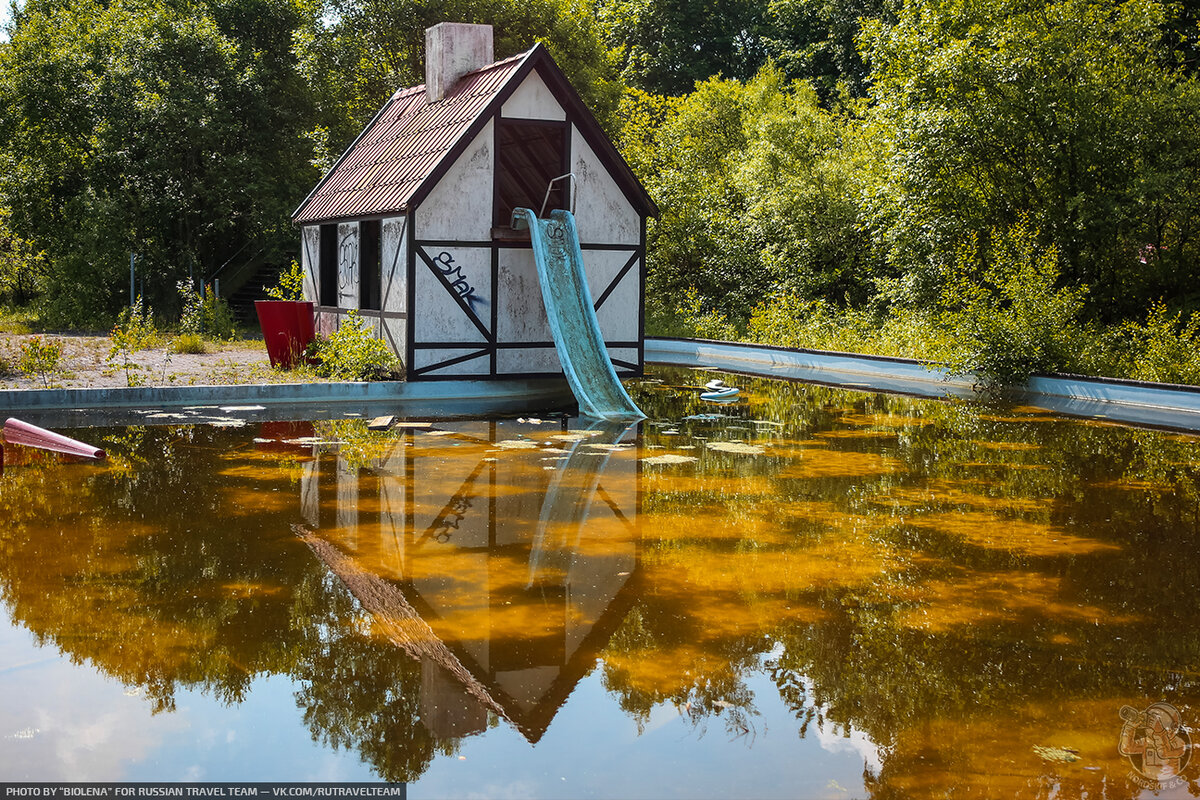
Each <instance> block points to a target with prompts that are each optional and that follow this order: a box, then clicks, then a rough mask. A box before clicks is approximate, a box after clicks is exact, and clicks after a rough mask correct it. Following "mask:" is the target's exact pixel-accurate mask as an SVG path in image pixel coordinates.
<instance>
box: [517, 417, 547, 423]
mask: <svg viewBox="0 0 1200 800" xmlns="http://www.w3.org/2000/svg"><path fill="white" fill-rule="evenodd" d="M517 422H524V423H525V424H526V425H541V424H542V420H540V419H538V418H537V417H517Z"/></svg>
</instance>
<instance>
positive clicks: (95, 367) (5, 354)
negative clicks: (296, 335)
mask: <svg viewBox="0 0 1200 800" xmlns="http://www.w3.org/2000/svg"><path fill="white" fill-rule="evenodd" d="M35 335H37V336H41V337H42V338H43V339H44V340H45V341H47V342H48V341H55V342H57V343H59V344H61V345H62V356H61V358H60V359H59V365H58V369H56V370H53V371H51V372H48V373H47V374H45V375H40V374H36V373H35V374H32V375H29V374H24V373H23V372H22V371H21V369H20V366H19V365H20V361H21V352H22V345H23V343H25V342H26V341H27V340H29V339H30V338H32V337H33V336H35ZM170 344H171V339H170V338H168V337H163V341H162V343H161V344H160V345H159V346H158V347H155V348H154V349H151V350H142V351H139V352H137V353H134V354H133V355H132V358H131V359H130V365H129V369H128V370H126V365H125V361H124V359H123V358H122V357H121V355H120V354H117V355H113V356H110V350H111V347H112V342H111V340H110V339H109V338H108V337H107V336H87V335H76V334H55V333H46V334H10V333H0V390H3V389H45V388H88V387H95V388H101V387H119V386H130V385H137V386H192V385H195V386H205V385H217V384H235V383H289V382H292V381H295V380H297V379H298V378H297V376H295V375H294V374H293V373H290V372H287V371H284V370H276V369H272V368H271V365H270V361H269V360H268V358H267V351H266V347H265V346H264V345H263V343H262V340H261V339H260V340H253V339H247V340H238V341H234V342H207V343H206V345H207V347H208V350H209V352H207V353H203V354H185V353H173V352H170ZM304 380H311V376H305V378H304Z"/></svg>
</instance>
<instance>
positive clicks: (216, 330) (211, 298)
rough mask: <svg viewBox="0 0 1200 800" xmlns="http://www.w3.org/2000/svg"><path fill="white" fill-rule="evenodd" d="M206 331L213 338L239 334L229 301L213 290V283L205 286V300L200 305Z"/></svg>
mask: <svg viewBox="0 0 1200 800" xmlns="http://www.w3.org/2000/svg"><path fill="white" fill-rule="evenodd" d="M200 316H201V319H202V320H203V323H204V332H205V333H206V334H208V335H209V336H210V337H212V338H213V339H224V340H228V339H232V338H233V337H234V336H235V335H236V334H237V323H236V322H235V321H234V319H233V309H231V308H230V307H229V303H227V302H225V300H224V299H223V298H221V297H220V296H218V295H217V293H216V292H214V291H213V288H212V286H211V285H209V286H205V287H204V301H203V303H202V304H201V306H200Z"/></svg>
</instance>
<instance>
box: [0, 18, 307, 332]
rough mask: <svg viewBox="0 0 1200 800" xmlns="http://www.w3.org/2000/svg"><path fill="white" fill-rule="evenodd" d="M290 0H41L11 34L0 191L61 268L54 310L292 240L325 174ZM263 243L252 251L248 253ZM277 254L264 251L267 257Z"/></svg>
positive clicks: (95, 310)
mask: <svg viewBox="0 0 1200 800" xmlns="http://www.w3.org/2000/svg"><path fill="white" fill-rule="evenodd" d="M312 11H313V9H311V8H310V9H307V10H306V8H305V7H304V6H302V5H301V4H298V3H295V2H293V1H292V0H204V2H200V3H190V4H177V3H166V2H160V0H118V2H111V3H109V2H96V0H67V2H63V3H58V2H49V1H48V0H30V2H26V3H25V4H24V6H23V8H22V10H21V13H20V14H18V15H17V17H16V22H15V25H14V26H13V29H12V31H11V40H10V42H9V43H8V44H6V45H5V46H4V47H3V48H0V142H2V143H3V147H2V148H0V205H5V206H7V207H9V208H10V209H11V212H12V216H11V220H10V227H11V230H12V232H13V234H15V235H16V236H17V237H19V238H20V239H22V240H23V241H25V242H28V243H29V244H30V246H31V247H32V248H33V249H34V250H35V251H37V252H44V253H45V258H46V260H47V263H48V265H49V269H48V270H47V273H46V280H45V286H44V295H43V298H44V301H45V303H46V314H47V318H48V320H49V321H50V322H51V324H77V325H78V324H86V323H97V322H99V321H101V320H105V319H111V318H112V316H114V315H115V313H116V311H117V310H118V309H119V308H120V305H121V302H122V298H123V297H124V290H125V287H127V286H128V285H129V284H128V274H129V254H130V253H131V252H135V253H136V254H137V256H138V261H137V269H138V275H139V280H141V281H142V282H143V284H144V288H145V292H146V294H147V297H148V299H150V300H152V301H153V302H154V303H155V304H163V305H173V304H174V302H175V301H176V293H175V284H176V281H178V280H180V279H181V278H183V277H186V276H188V275H189V274H202V275H203V274H209V273H211V272H212V271H213V270H214V269H216V268H217V267H218V266H220V265H222V264H224V263H226V262H227V261H228V260H229V259H231V258H232V257H234V256H235V255H236V254H237V253H238V252H240V251H241V250H243V249H244V248H246V247H247V246H248V245H249V244H251V243H254V244H255V245H256V247H255V250H258V249H262V250H264V251H265V252H268V253H269V252H270V251H271V250H272V249H273V248H277V247H279V246H280V245H281V244H284V243H286V245H287V246H288V247H294V244H293V239H294V233H293V231H292V230H291V227H290V225H289V224H288V218H289V212H290V211H291V209H292V207H294V204H295V198H296V197H298V196H303V193H304V191H306V190H307V189H308V188H309V187H310V186H311V185H312V183H313V181H314V180H315V179H316V177H317V175H316V172H315V170H314V169H313V168H312V166H311V164H310V161H311V160H312V145H311V142H309V141H308V140H307V139H304V138H303V137H302V136H301V132H302V130H303V127H302V126H303V125H305V124H308V119H307V118H308V117H310V116H311V110H310V109H311V105H310V97H311V95H310V93H309V92H308V91H307V89H306V87H305V86H304V84H303V82H302V80H301V78H300V75H299V73H298V71H297V64H296V58H295V56H294V54H293V51H292V47H293V36H294V34H295V32H296V31H297V30H298V29H299V28H300V27H302V26H304V25H306V24H310V23H311V19H310V17H309V16H308V15H310V14H311V13H312ZM251 252H254V251H253V250H252V251H251ZM264 257H265V256H264Z"/></svg>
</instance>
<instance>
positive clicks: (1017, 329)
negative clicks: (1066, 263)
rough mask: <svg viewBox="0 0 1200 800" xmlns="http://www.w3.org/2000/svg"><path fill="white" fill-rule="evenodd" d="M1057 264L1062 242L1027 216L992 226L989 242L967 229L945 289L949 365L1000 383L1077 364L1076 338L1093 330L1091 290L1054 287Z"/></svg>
mask: <svg viewBox="0 0 1200 800" xmlns="http://www.w3.org/2000/svg"><path fill="white" fill-rule="evenodd" d="M1059 268H1060V264H1059V253H1058V249H1057V247H1055V246H1053V245H1050V246H1046V247H1043V246H1041V245H1039V243H1038V235H1037V232H1036V231H1035V230H1033V229H1032V228H1030V227H1029V226H1028V225H1027V224H1026V223H1025V222H1019V223H1017V224H1015V225H1013V226H1011V227H1010V228H1007V229H1005V230H993V231H992V235H991V242H990V244H989V245H988V246H987V247H981V246H980V244H979V242H978V239H977V237H975V236H974V235H971V236H969V237H968V239H967V241H966V242H965V243H964V244H963V245H962V246H961V247H960V248H959V252H958V254H957V258H956V259H955V263H954V266H953V267H952V268H951V269H950V270H949V273H950V274H949V275H948V276H947V280H946V282H945V284H944V285H943V288H942V294H941V305H942V308H943V310H944V318H943V319H944V324H945V326H946V327H947V328H949V329H950V330H951V331H953V337H954V339H955V345H954V347H953V349H952V351H951V353H950V358H949V361H950V369H951V371H952V372H953V373H954V374H958V375H967V374H973V375H975V376H976V377H978V378H979V379H980V381H981V382H982V383H983V385H985V386H988V387H992V388H996V387H1001V386H1007V385H1011V384H1018V383H1022V382H1024V381H1025V380H1026V379H1028V378H1029V376H1030V375H1031V374H1033V373H1034V372H1051V371H1060V370H1070V369H1072V368H1073V367H1075V365H1076V363H1077V359H1076V357H1075V353H1074V351H1075V349H1076V348H1077V345H1078V342H1079V340H1080V339H1081V338H1084V337H1087V336H1094V335H1095V332H1094V331H1086V330H1085V329H1084V328H1083V326H1082V324H1081V323H1080V322H1079V317H1080V314H1081V312H1082V310H1083V307H1084V297H1085V296H1086V294H1087V290H1086V289H1085V288H1078V289H1068V288H1056V287H1057V283H1058V280H1059Z"/></svg>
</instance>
